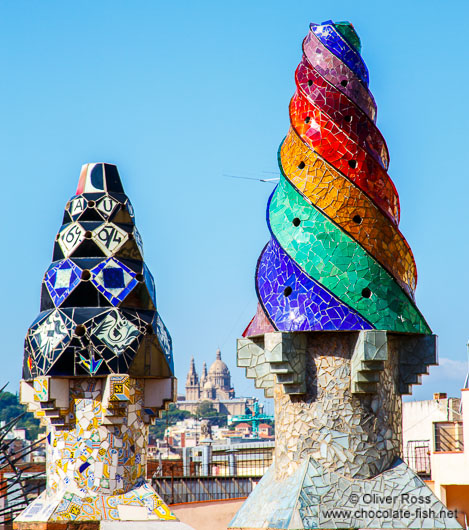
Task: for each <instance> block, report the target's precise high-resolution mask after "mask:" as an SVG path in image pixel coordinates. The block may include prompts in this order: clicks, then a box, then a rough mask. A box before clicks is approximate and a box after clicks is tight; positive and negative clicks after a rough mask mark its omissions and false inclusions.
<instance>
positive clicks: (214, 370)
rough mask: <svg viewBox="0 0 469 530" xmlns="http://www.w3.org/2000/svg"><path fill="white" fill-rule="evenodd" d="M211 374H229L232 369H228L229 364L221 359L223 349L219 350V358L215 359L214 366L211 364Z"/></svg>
mask: <svg viewBox="0 0 469 530" xmlns="http://www.w3.org/2000/svg"><path fill="white" fill-rule="evenodd" d="M208 373H209V374H210V375H219V374H223V375H229V374H230V371H229V370H228V366H226V364H225V363H224V362H223V361H222V360H221V351H220V350H217V358H216V359H215V361H213V363H212V366H210V370H209V371H208Z"/></svg>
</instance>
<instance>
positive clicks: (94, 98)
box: [0, 0, 469, 399]
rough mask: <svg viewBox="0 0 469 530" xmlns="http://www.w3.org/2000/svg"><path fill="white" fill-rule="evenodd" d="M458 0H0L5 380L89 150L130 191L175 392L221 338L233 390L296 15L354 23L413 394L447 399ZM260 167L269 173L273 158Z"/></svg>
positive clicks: (452, 367)
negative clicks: (411, 294)
mask: <svg viewBox="0 0 469 530" xmlns="http://www.w3.org/2000/svg"><path fill="white" fill-rule="evenodd" d="M468 6H469V4H468V3H467V2H466V1H463V0H461V1H449V2H446V3H445V4H444V6H443V4H441V2H436V1H432V0H430V1H425V2H424V1H413V2H408V1H405V2H404V1H401V0H397V1H395V2H387V3H382V2H372V1H356V2H350V1H345V0H344V1H334V2H333V1H329V2H327V1H323V2H312V1H297V2H285V1H283V2H280V1H274V0H271V1H264V0H258V1H256V2H248V1H238V2H209V1H202V0H201V1H199V2H189V1H181V2H177V3H176V2H162V1H158V0H153V1H143V0H135V1H133V2H129V1H120V0H100V1H99V2H96V1H86V0H84V1H80V2H63V1H53V0H44V1H42V2H35V1H23V0H2V2H1V3H0V39H1V40H2V43H1V46H0V59H1V64H2V76H3V82H2V88H1V91H2V97H1V100H0V106H1V107H0V108H1V126H0V145H1V149H0V157H1V167H2V171H3V177H2V185H3V219H4V221H3V222H4V229H3V251H2V260H1V274H2V278H3V296H2V304H1V306H0V307H1V318H2V320H1V322H2V324H1V326H2V328H1V332H2V349H1V354H0V355H1V358H0V359H1V362H2V366H3V375H2V379H3V380H4V381H10V388H11V389H16V388H17V385H18V380H19V378H20V374H21V364H22V355H23V353H22V349H23V339H24V335H25V333H26V330H27V328H28V326H29V324H30V323H31V322H32V321H33V320H34V318H35V317H36V315H37V313H38V312H39V295H40V284H41V280H42V276H43V274H44V272H45V270H46V269H47V267H48V265H49V263H50V261H51V257H52V246H53V240H54V237H55V235H56V233H57V231H58V229H59V227H60V224H61V218H62V212H63V208H64V206H65V203H66V202H67V200H68V198H69V197H70V196H72V195H73V194H74V191H75V189H76V185H77V182H78V175H79V171H80V167H81V165H82V164H83V163H86V162H98V161H105V162H110V163H115V164H117V166H118V168H119V171H120V174H121V177H122V180H123V183H124V187H125V189H126V192H127V194H128V196H129V197H130V198H131V200H132V202H133V205H134V208H135V211H136V221H137V226H138V229H139V231H140V232H141V234H142V237H143V242H144V248H145V258H146V262H147V264H148V265H149V267H150V269H151V271H152V272H153V274H154V276H155V279H156V284H157V297H158V303H159V310H160V312H161V314H162V317H163V319H164V320H165V322H166V324H167V326H168V328H169V330H170V332H171V334H172V337H173V342H174V352H175V364H176V371H177V375H178V376H179V386H180V389H182V388H183V386H184V383H185V375H186V372H187V369H188V367H189V361H190V357H191V356H192V355H194V356H195V358H196V363H197V367H198V368H199V369H200V367H201V364H202V362H203V361H204V360H206V361H207V362H211V361H212V359H213V358H214V356H215V350H216V348H217V347H220V348H221V349H222V355H223V358H224V360H225V361H226V362H227V364H228V365H229V367H230V368H231V371H232V375H233V381H234V384H235V387H236V389H237V391H238V394H242V395H253V394H256V395H259V393H257V392H255V391H254V387H253V384H252V381H248V380H246V379H245V378H244V374H243V371H242V370H240V369H238V368H235V364H236V363H235V350H236V337H238V336H240V334H241V333H242V331H243V329H244V327H245V326H246V325H247V323H248V322H249V320H250V318H251V316H252V315H253V314H254V311H255V308H256V296H255V290H254V269H255V265H256V260H257V257H258V255H259V252H260V251H261V249H262V247H263V245H264V244H265V242H266V241H267V240H268V231H267V227H266V224H265V207H266V201H267V197H268V195H269V193H270V192H271V191H272V185H271V184H265V183H260V182H255V181H249V180H241V179H240V180H236V179H231V178H227V177H224V176H223V175H224V174H225V173H229V174H236V175H241V176H250V177H266V176H267V177H272V176H274V175H273V173H275V172H277V165H276V154H277V148H278V145H279V143H280V142H281V140H282V139H283V137H284V135H285V134H286V132H287V130H288V125H289V122H288V103H289V99H290V97H291V96H292V95H293V93H294V78H293V74H294V70H295V68H296V66H297V64H298V62H299V60H300V58H301V41H302V39H303V37H304V36H305V35H306V32H307V30H308V24H309V22H311V21H313V22H321V21H323V20H327V19H334V20H336V21H339V20H350V21H351V22H352V23H353V24H354V25H355V27H356V29H357V31H358V33H359V35H360V37H361V39H362V45H363V52H362V53H363V57H364V59H365V61H366V63H367V65H368V68H369V70H370V79H371V81H370V87H371V90H372V92H373V94H374V96H375V99H376V101H377V104H378V126H379V128H380V129H381V131H382V132H383V134H384V136H385V138H386V140H387V143H388V147H389V150H390V155H391V164H390V175H391V177H392V178H393V181H394V183H395V184H396V187H397V190H398V192H399V194H400V199H401V209H402V215H401V219H402V220H401V225H400V227H401V230H402V232H403V233H404V235H405V236H406V238H407V240H408V241H409V243H410V245H411V247H412V249H413V251H414V254H415V257H416V261H417V267H418V273H419V286H418V288H417V302H418V304H419V307H420V309H421V310H422V312H423V314H424V315H425V316H426V318H427V320H428V322H429V323H430V325H431V326H432V328H433V330H434V331H435V333H437V334H438V335H439V345H440V348H439V349H440V360H441V366H440V367H439V368H433V369H432V374H431V376H430V377H427V378H425V379H424V385H423V386H422V387H419V388H415V390H414V395H413V398H412V399H414V398H416V399H425V398H430V397H431V395H432V393H433V392H436V391H447V392H448V393H450V394H452V395H456V396H457V395H458V392H459V388H460V387H461V386H462V384H463V382H464V377H465V374H466V371H467V363H466V347H465V344H466V341H467V339H468V338H469V329H468V313H469V312H468V310H467V300H468V284H469V282H468V272H467V270H468V267H467V263H468V261H469V251H468V238H467V227H468V213H467V212H468V206H467V201H468V199H467V197H468V195H469V184H468V182H469V179H468V174H467V173H468V171H467V163H466V159H465V158H466V157H465V153H466V152H467V145H466V144H467V132H466V131H467V116H468V105H467V96H466V95H465V94H466V92H467V87H468V86H469V74H468V69H467V63H468V59H469V57H468V55H469V53H468V45H467V27H466V25H467V16H468V11H469V9H468ZM271 172H272V173H271Z"/></svg>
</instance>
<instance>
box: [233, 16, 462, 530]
mask: <svg viewBox="0 0 469 530" xmlns="http://www.w3.org/2000/svg"><path fill="white" fill-rule="evenodd" d="M295 82H296V92H295V94H294V96H293V98H292V100H291V102H290V107H289V113H290V129H289V131H288V133H287V136H286V138H285V139H284V140H283V142H282V143H281V145H280V149H279V152H278V162H279V168H280V182H279V184H278V186H277V187H276V189H275V190H274V192H273V193H272V195H271V196H270V198H269V201H268V205H267V223H268V227H269V230H270V233H271V239H270V241H269V242H268V244H267V245H266V246H265V248H264V249H263V251H262V253H261V255H260V257H259V259H258V263H257V268H256V274H255V287H256V292H257V297H258V308H257V313H256V315H255V316H254V318H253V319H252V320H251V322H250V323H249V325H248V326H247V328H246V330H245V332H244V333H243V338H241V339H239V340H238V354H237V355H238V366H240V367H244V368H245V369H246V376H247V377H248V378H252V379H254V382H255V385H256V387H257V388H261V389H263V390H264V393H265V395H266V396H267V397H273V398H274V403H275V429H276V449H275V463H274V464H273V466H272V467H271V469H270V470H269V471H268V472H267V473H266V475H265V476H264V477H263V479H262V480H261V482H260V483H259V484H258V486H257V487H256V488H255V490H254V491H253V493H252V494H251V495H250V497H249V498H248V499H247V501H246V502H245V503H244V505H243V507H242V508H241V509H240V510H239V512H238V513H237V514H236V516H235V517H234V519H233V520H232V521H231V523H230V528H233V529H235V528H240V529H241V528H243V529H248V528H249V529H253V528H276V529H280V528H282V529H312V528H323V529H333V528H334V529H335V528H348V529H350V528H375V529H377V528H459V525H458V523H457V522H456V521H455V519H454V518H452V515H451V512H448V510H446V508H445V507H444V506H443V504H442V503H441V502H440V501H439V500H438V499H437V498H436V497H435V496H434V495H433V493H432V492H431V490H430V489H429V488H428V487H427V486H426V485H425V484H424V482H422V481H421V480H420V479H419V478H418V477H417V476H416V475H415V474H414V472H413V471H412V470H410V469H409V468H408V466H407V465H406V464H405V463H404V462H403V461H402V460H401V456H402V436H401V423H402V398H401V395H402V394H409V393H411V386H412V385H413V384H416V383H419V382H420V377H421V375H422V374H425V373H428V366H429V365H431V364H436V363H437V353H436V336H435V335H432V332H431V330H430V327H429V326H428V324H427V322H426V321H425V319H424V317H423V316H422V314H421V313H420V311H419V309H418V307H417V305H416V302H415V299H414V292H415V288H416V284H417V270H416V266H415V261H414V257H413V254H412V251H411V249H410V246H409V245H408V243H407V241H406V240H405V238H404V236H403V235H402V234H401V232H400V230H399V227H398V225H399V216H400V211H399V196H398V194H397V191H396V188H395V186H394V184H393V182H392V180H391V178H390V177H389V175H388V173H387V169H388V165H389V154H388V149H387V146H386V142H385V140H384V138H383V136H382V135H381V133H380V131H379V130H378V128H377V127H376V125H375V121H376V104H375V101H374V99H373V96H372V94H371V92H370V91H369V88H368V70H367V67H366V65H365V63H364V61H363V59H362V57H361V44H360V39H359V37H358V35H357V33H356V31H355V29H354V28H353V26H352V25H351V24H350V23H348V22H339V23H334V22H332V21H327V22H324V23H323V24H311V26H310V31H309V32H308V34H307V36H306V38H305V39H304V41H303V56H302V59H301V61H300V64H299V65H298V67H297V69H296V73H295ZM371 492H373V493H374V494H376V496H375V497H373V499H374V500H373V501H370V502H366V500H367V499H368V497H367V495H368V494H370V493H371ZM406 495H407V496H408V497H409V498H410V497H411V498H416V499H420V498H425V499H426V500H427V499H428V503H427V504H426V508H429V509H430V511H428V512H425V513H423V512H422V511H420V512H419V511H418V510H417V509H416V506H413V507H409V506H408V505H407V504H408V503H407V502H406V499H407V497H406ZM388 497H389V498H390V499H391V501H390V502H389V503H388V504H389V505H388V506H387V508H388V511H387V512H384V511H383V509H382V508H383V506H382V501H380V499H386V498H388ZM380 503H381V505H380ZM407 508H409V509H407ZM377 513H379V514H380V515H377ZM448 513H449V515H448ZM393 514H394V515H393ZM395 514H398V515H395Z"/></svg>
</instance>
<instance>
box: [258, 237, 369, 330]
mask: <svg viewBox="0 0 469 530" xmlns="http://www.w3.org/2000/svg"><path fill="white" fill-rule="evenodd" d="M256 286H257V292H258V296H259V300H260V301H261V303H262V305H263V307H264V310H265V311H266V313H267V314H268V315H269V317H270V318H271V319H272V320H273V323H274V325H275V327H276V328H277V329H278V330H279V331H311V330H315V331H336V330H355V329H356V330H361V329H373V326H372V325H371V324H370V323H369V322H367V321H366V320H365V319H364V318H362V317H361V316H360V315H359V314H358V313H357V312H355V311H353V310H352V309H351V308H350V307H349V306H347V305H346V304H344V303H343V302H341V300H340V299H339V298H337V297H336V296H334V295H333V294H331V293H330V292H329V291H328V290H327V289H325V288H324V287H322V286H321V285H320V284H319V283H317V282H315V281H314V280H313V279H312V278H311V277H310V276H308V275H307V274H306V273H305V272H303V271H302V270H301V269H300V268H299V267H298V265H296V263H295V262H294V261H293V260H292V259H291V258H290V257H289V256H288V254H287V253H286V252H285V251H284V250H283V249H282V248H281V247H280V245H279V244H278V243H277V241H276V240H275V239H274V238H272V239H271V240H270V242H269V243H268V244H267V245H266V247H265V248H264V250H263V252H262V254H261V256H260V258H259V262H258V266H257V271H256Z"/></svg>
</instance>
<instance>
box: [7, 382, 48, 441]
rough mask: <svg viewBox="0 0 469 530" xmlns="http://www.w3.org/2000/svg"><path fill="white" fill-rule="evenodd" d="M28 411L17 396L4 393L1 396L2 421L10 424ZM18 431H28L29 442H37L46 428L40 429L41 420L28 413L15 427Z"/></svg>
mask: <svg viewBox="0 0 469 530" xmlns="http://www.w3.org/2000/svg"><path fill="white" fill-rule="evenodd" d="M25 411H26V407H25V405H21V403H20V402H19V398H18V396H17V395H16V394H12V393H11V392H5V391H3V392H2V393H1V394H0V421H4V422H5V423H8V422H10V421H11V420H13V419H14V418H17V417H18V416H20V415H21V414H22V413H23V412H25ZM15 427H16V428H17V429H26V433H27V434H26V436H27V438H28V440H31V441H33V440H35V439H36V438H37V435H38V434H39V433H40V432H44V431H45V429H44V427H40V425H39V420H36V418H35V417H34V416H33V414H32V413H31V412H27V413H26V414H25V415H24V416H23V417H22V418H21V419H20V420H19V422H18V423H17V424H16V425H15Z"/></svg>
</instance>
